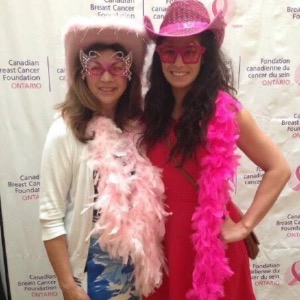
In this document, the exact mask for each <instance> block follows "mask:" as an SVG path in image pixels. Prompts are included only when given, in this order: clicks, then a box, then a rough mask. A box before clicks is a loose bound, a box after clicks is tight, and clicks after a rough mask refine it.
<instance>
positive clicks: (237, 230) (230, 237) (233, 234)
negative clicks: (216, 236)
mask: <svg viewBox="0 0 300 300" xmlns="http://www.w3.org/2000/svg"><path fill="white" fill-rule="evenodd" d="M249 233H250V232H249V230H248V229H247V228H246V227H245V226H244V225H243V224H242V222H238V223H235V222H234V221H233V220H232V219H231V218H229V217H227V218H226V219H225V221H224V224H223V226H222V228H221V238H222V240H223V241H224V242H225V243H232V242H236V241H240V240H243V239H244V238H245V237H246V236H247V235H248V234H249Z"/></svg>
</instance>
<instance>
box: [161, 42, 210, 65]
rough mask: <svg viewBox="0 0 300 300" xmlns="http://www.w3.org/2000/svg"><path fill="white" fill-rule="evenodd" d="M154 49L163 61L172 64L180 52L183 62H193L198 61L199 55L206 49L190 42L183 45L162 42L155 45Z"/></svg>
mask: <svg viewBox="0 0 300 300" xmlns="http://www.w3.org/2000/svg"><path fill="white" fill-rule="evenodd" d="M155 50H156V51H157V52H158V54H159V56H160V59H161V61H162V62H163V63H169V64H173V63H174V62H175V61H176V58H177V56H178V55H179V54H180V55H181V57H182V60H183V62H184V63H185V64H195V63H197V62H199V60H200V57H201V55H202V54H203V53H204V52H205V50H206V49H205V48H204V47H202V46H200V45H197V44H195V43H191V44H189V45H187V46H185V47H176V46H171V45H169V44H164V43H163V44H161V45H157V46H156V49H155Z"/></svg>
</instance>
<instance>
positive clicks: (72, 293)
mask: <svg viewBox="0 0 300 300" xmlns="http://www.w3.org/2000/svg"><path fill="white" fill-rule="evenodd" d="M63 295H64V300H90V297H89V296H88V295H87V294H86V292H85V291H84V289H83V288H82V287H80V286H78V285H77V284H76V283H75V284H74V286H72V287H70V288H68V289H64V290H63Z"/></svg>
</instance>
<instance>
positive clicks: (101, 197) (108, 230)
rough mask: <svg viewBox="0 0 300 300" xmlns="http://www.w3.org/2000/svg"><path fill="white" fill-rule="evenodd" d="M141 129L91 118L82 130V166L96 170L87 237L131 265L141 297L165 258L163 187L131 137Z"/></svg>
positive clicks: (155, 279)
mask: <svg viewBox="0 0 300 300" xmlns="http://www.w3.org/2000/svg"><path fill="white" fill-rule="evenodd" d="M140 128H141V127H140V126H138V123H137V122H131V123H130V124H129V126H128V127H127V128H126V131H125V130H124V131H123V132H122V131H121V130H120V129H119V128H117V127H116V126H115V124H114V123H113V122H112V121H111V120H110V119H107V118H104V117H95V118H93V119H92V120H91V121H90V123H89V124H88V128H87V132H88V133H92V132H95V138H94V139H93V140H91V141H89V142H88V156H87V160H88V166H89V167H90V168H91V169H92V170H94V171H96V172H97V175H96V179H95V184H96V186H97V191H98V194H97V195H96V201H95V203H94V204H93V205H92V207H94V209H97V210H99V213H100V215H101V216H100V218H99V220H98V221H97V222H96V224H95V228H94V230H93V231H92V234H94V233H98V234H99V235H100V238H99V244H100V246H101V248H102V249H103V250H105V251H107V252H108V253H109V254H110V256H111V257H112V258H119V257H121V258H122V259H123V262H124V264H125V263H128V261H132V263H133V265H134V276H135V287H136V290H137V291H138V292H139V293H140V294H143V295H144V296H147V295H149V294H150V293H151V292H152V291H153V290H154V289H155V288H157V287H159V286H160V284H161V282H162V273H163V270H164V268H165V258H164V254H163V248H162V244H161V242H162V240H163V237H164V234H165V218H166V216H167V215H168V214H167V213H166V211H165V207H164V201H163V200H164V186H163V182H162V180H161V171H160V170H159V169H158V168H156V167H154V166H152V164H151V163H150V161H149V160H148V159H147V158H145V157H144V156H141V154H140V153H139V152H138V150H137V149H136V141H135V138H136V137H137V136H138V132H139V130H141V129H140Z"/></svg>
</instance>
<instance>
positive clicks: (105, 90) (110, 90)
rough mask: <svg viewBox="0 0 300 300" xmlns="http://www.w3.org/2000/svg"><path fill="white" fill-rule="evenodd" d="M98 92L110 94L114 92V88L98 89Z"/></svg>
mask: <svg viewBox="0 0 300 300" xmlns="http://www.w3.org/2000/svg"><path fill="white" fill-rule="evenodd" d="M99 90H100V91H101V92H104V93H110V92H113V91H115V90H116V88H114V87H111V88H109V87H102V88H99Z"/></svg>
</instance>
